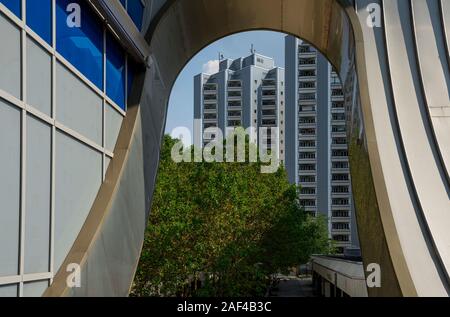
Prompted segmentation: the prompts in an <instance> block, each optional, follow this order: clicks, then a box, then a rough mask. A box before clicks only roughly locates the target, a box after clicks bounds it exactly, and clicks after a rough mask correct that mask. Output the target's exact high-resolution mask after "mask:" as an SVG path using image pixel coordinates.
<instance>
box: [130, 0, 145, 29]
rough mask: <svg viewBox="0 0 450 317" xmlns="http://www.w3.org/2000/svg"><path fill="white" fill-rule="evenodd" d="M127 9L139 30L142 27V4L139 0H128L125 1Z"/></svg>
mask: <svg viewBox="0 0 450 317" xmlns="http://www.w3.org/2000/svg"><path fill="white" fill-rule="evenodd" d="M127 11H128V14H129V15H130V17H131V19H132V20H133V21H134V24H136V26H137V28H138V29H139V30H140V29H141V28H142V15H143V13H144V6H143V5H142V1H141V0H128V1H127Z"/></svg>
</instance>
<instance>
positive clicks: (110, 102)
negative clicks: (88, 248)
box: [0, 0, 137, 296]
mask: <svg viewBox="0 0 450 317" xmlns="http://www.w3.org/2000/svg"><path fill="white" fill-rule="evenodd" d="M124 2H125V5H126V1H124ZM0 4H1V5H0V38H1V40H2V46H1V47H0V69H1V70H2V71H1V72H0V126H1V127H2V131H8V133H1V134H0V147H1V148H2V149H5V151H6V152H7V153H8V155H6V156H3V157H0V175H1V177H0V201H1V202H2V212H1V213H0V263H1V265H0V296H2V295H4V296H17V295H18V296H40V295H42V293H43V292H44V291H45V289H46V287H48V285H49V283H50V281H51V280H52V278H53V277H54V275H55V274H56V272H57V271H58V270H59V269H60V267H61V264H62V263H63V261H64V259H65V257H66V255H67V253H68V252H69V250H70V248H71V246H72V245H73V242H74V241H75V239H76V237H77V235H78V233H79V231H80V229H81V227H82V226H83V224H84V222H85V220H86V217H87V215H88V214H89V212H90V208H91V206H92V204H93V202H94V200H95V197H96V195H97V193H98V190H99V188H100V186H101V184H102V182H103V181H104V177H105V174H106V170H107V167H108V165H109V163H110V162H111V160H112V159H113V158H114V150H115V145H116V142H117V138H118V135H119V131H120V127H121V125H122V122H123V118H124V116H125V115H126V112H125V111H126V101H127V98H128V91H129V89H130V88H131V83H132V80H133V78H134V73H135V70H136V69H137V66H136V65H135V64H134V62H132V60H131V58H130V59H129V58H128V56H127V54H126V51H125V49H124V48H123V47H122V46H121V45H120V43H119V42H118V40H117V39H116V38H115V37H114V36H113V35H112V33H109V31H108V30H107V28H106V26H105V25H103V24H102V23H101V21H100V19H99V18H98V17H97V15H96V13H95V12H94V11H93V10H92V9H91V7H90V6H89V5H88V2H87V1H85V0H26V1H23V0H0ZM53 4H54V5H55V7H52V5H53ZM22 5H24V7H22ZM22 10H23V12H24V13H25V14H24V16H23V15H22ZM53 13H55V14H53ZM53 16H54V18H55V20H53ZM19 19H20V20H22V21H26V27H25V26H24V24H23V23H22V22H21V21H19ZM53 34H55V37H54V38H53ZM23 37H25V38H23ZM128 65H130V66H128ZM127 88H128V89H127Z"/></svg>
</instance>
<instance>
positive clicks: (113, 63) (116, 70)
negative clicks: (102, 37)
mask: <svg viewBox="0 0 450 317" xmlns="http://www.w3.org/2000/svg"><path fill="white" fill-rule="evenodd" d="M106 94H107V95H108V96H109V97H110V98H111V99H112V100H113V101H114V102H115V103H117V105H119V106H120V107H121V108H122V109H125V52H124V50H123V48H122V47H121V46H120V45H119V43H117V41H116V39H115V38H114V37H113V35H111V34H110V33H109V32H108V34H107V36H106Z"/></svg>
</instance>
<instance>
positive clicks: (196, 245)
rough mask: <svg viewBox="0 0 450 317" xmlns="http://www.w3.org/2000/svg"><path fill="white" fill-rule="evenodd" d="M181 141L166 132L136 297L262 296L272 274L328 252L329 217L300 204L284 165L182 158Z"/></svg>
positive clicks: (296, 190) (137, 278) (136, 283)
mask: <svg viewBox="0 0 450 317" xmlns="http://www.w3.org/2000/svg"><path fill="white" fill-rule="evenodd" d="M176 142H177V140H174V139H172V138H170V137H169V136H166V137H165V138H164V144H163V149H162V153H161V163H160V167H159V174H158V178H157V185H156V189H155V193H154V198H153V206H152V212H151V216H150V222H149V225H148V228H147V232H146V236H145V242H144V248H143V251H142V256H141V261H140V265H139V268H138V271H137V275H136V279H135V287H134V290H133V295H135V296H225V297H227V296H261V295H264V292H265V290H266V286H267V283H268V277H269V276H270V274H272V273H276V272H282V271H285V270H287V269H288V268H290V267H294V266H297V265H299V264H303V263H306V262H307V261H308V259H309V257H310V256H311V254H313V253H325V252H328V251H329V248H330V243H329V240H328V234H327V228H326V223H325V221H324V219H322V218H313V217H310V216H309V215H307V214H306V213H305V212H304V210H303V209H302V208H300V206H299V203H298V199H297V197H298V189H297V188H296V187H295V186H292V185H290V184H289V182H288V181H287V176H286V172H285V170H284V169H283V168H280V169H279V170H278V171H277V172H276V173H274V174H262V173H261V171H260V167H261V166H260V163H178V164H177V163H174V162H173V161H172V160H171V149H172V147H173V146H174V145H175V143H176ZM247 145H248V144H247ZM200 280H201V281H202V287H197V286H198V284H199V283H198V282H199V281H200Z"/></svg>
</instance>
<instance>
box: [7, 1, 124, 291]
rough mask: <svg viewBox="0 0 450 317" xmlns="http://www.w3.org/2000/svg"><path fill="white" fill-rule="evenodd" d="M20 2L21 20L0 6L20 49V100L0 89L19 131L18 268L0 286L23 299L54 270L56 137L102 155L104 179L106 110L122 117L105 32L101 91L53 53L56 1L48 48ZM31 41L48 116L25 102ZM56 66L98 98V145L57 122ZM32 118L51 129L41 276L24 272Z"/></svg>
mask: <svg viewBox="0 0 450 317" xmlns="http://www.w3.org/2000/svg"><path fill="white" fill-rule="evenodd" d="M21 1H22V9H21V10H22V11H21V14H22V18H21V19H18V18H17V17H15V15H14V14H12V13H11V12H9V11H8V10H7V9H6V10H4V9H3V8H2V7H0V12H1V13H2V14H3V16H4V18H6V19H8V20H9V21H10V22H12V23H13V24H14V25H15V26H16V27H17V28H18V29H19V31H20V41H21V43H20V46H21V57H20V59H21V70H20V71H21V100H19V99H17V98H15V97H13V96H11V95H10V94H8V93H7V92H5V91H3V90H1V89H0V98H1V99H3V100H5V101H7V102H8V103H10V104H11V105H14V106H16V107H18V108H19V109H20V111H21V120H20V125H21V126H20V131H21V137H20V138H21V153H20V157H21V162H20V165H21V173H20V174H21V176H20V177H21V182H20V210H19V215H20V217H19V220H20V226H19V267H18V275H15V276H1V277H0V287H1V286H8V285H13V286H17V287H18V295H19V297H23V296H24V285H25V283H29V282H40V281H48V282H49V283H50V284H52V282H53V278H54V274H55V273H56V272H55V267H54V255H55V250H54V246H55V243H54V241H55V235H54V233H55V170H56V164H55V157H56V156H55V150H56V135H57V132H58V131H59V132H60V133H63V134H66V135H68V136H70V137H71V138H73V139H75V140H77V141H79V142H81V143H82V144H84V145H85V146H87V147H89V148H90V149H91V150H94V151H97V152H99V153H100V154H102V175H103V179H102V181H104V180H105V175H106V159H110V160H111V159H113V158H114V154H113V153H112V152H111V151H109V150H107V149H106V124H107V123H106V108H107V107H108V106H110V107H112V108H113V110H114V111H116V112H118V113H119V114H121V115H122V116H123V117H125V116H126V112H125V110H123V109H122V108H121V107H120V106H118V105H117V104H116V103H115V102H114V101H113V100H112V99H111V98H109V97H108V96H107V95H106V80H107V76H106V34H107V29H106V27H104V29H103V41H104V42H103V90H102V91H101V90H99V89H96V87H95V85H94V84H93V83H91V82H90V81H89V80H88V79H87V78H86V77H85V76H84V75H83V74H81V73H80V72H79V71H78V70H77V69H76V68H75V67H74V66H73V65H71V64H70V63H69V62H68V61H67V60H66V59H65V58H64V57H62V56H61V55H59V54H58V53H57V51H56V0H52V14H51V16H52V45H51V46H50V45H48V44H47V43H46V42H45V41H43V40H42V39H41V38H40V37H39V36H38V35H37V34H36V33H35V32H33V31H32V30H31V29H30V28H29V27H28V26H27V25H26V0H21ZM28 38H30V39H31V40H33V41H34V42H35V43H36V44H37V45H38V46H39V47H40V48H41V49H43V50H44V51H46V53H48V54H49V55H50V57H51V117H49V116H47V115H45V114H43V113H41V112H40V111H39V110H37V109H36V108H34V107H33V106H32V105H29V104H28V103H27V39H28ZM125 58H126V59H125V92H124V94H125V109H126V106H127V100H128V89H127V86H128V54H125ZM57 63H60V64H61V65H63V66H64V67H66V68H67V69H68V71H69V72H71V73H74V74H75V75H76V77H77V78H78V79H79V80H81V81H82V82H83V83H84V84H86V85H87V86H88V87H89V88H90V89H91V90H92V91H93V92H94V93H96V94H97V95H99V96H100V97H101V99H102V144H101V145H99V144H96V142H94V141H92V140H89V139H88V138H86V137H84V136H82V135H80V134H78V133H77V132H76V131H73V130H71V129H70V128H68V127H66V126H64V125H63V124H61V123H60V122H58V121H57V119H56V115H57V105H56V65H57ZM28 116H32V117H33V118H36V119H38V120H39V121H40V122H41V123H43V124H47V125H49V126H50V127H51V154H50V158H51V176H50V177H51V181H50V184H51V188H50V192H51V197H50V215H49V217H50V252H49V253H50V259H49V272H42V273H33V274H26V273H25V263H24V261H25V226H26V177H27V173H26V166H27V157H26V156H27V138H26V133H27V117H28Z"/></svg>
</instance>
